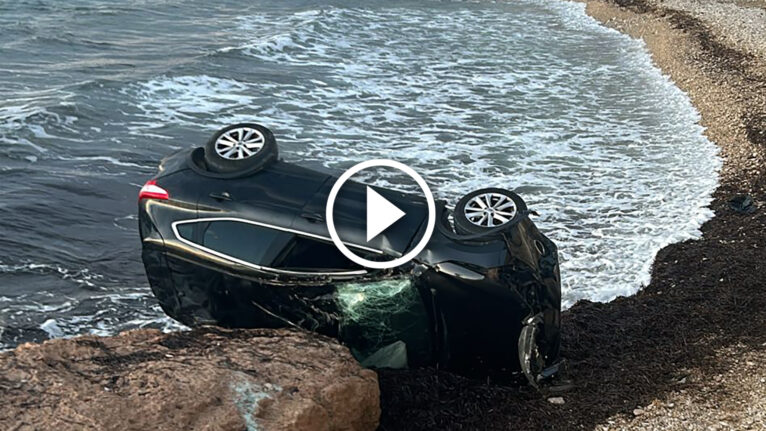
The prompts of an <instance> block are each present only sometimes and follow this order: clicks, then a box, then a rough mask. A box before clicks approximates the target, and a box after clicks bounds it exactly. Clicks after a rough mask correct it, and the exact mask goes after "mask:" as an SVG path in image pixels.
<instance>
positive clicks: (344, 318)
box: [335, 276, 431, 368]
mask: <svg viewBox="0 0 766 431" xmlns="http://www.w3.org/2000/svg"><path fill="white" fill-rule="evenodd" d="M335 297H336V300H337V304H338V308H339V312H340V322H339V323H340V328H339V329H340V331H339V332H340V333H339V335H340V339H341V340H343V341H344V343H346V344H347V345H348V346H349V348H350V349H351V352H352V353H353V354H354V356H355V357H356V358H357V359H359V360H360V361H361V362H362V363H363V365H365V366H369V367H378V368H382V367H387V368H404V367H406V366H407V365H408V364H409V365H413V364H412V363H411V362H416V363H419V362H421V361H423V360H426V358H428V357H429V356H430V354H431V345H430V336H429V324H428V315H427V312H426V308H425V306H424V305H423V300H422V299H421V295H420V292H419V291H418V289H417V287H416V285H415V281H414V280H413V278H412V277H410V276H406V277H400V278H391V279H385V280H378V281H367V282H360V281H354V282H348V283H341V284H337V285H336V292H335Z"/></svg>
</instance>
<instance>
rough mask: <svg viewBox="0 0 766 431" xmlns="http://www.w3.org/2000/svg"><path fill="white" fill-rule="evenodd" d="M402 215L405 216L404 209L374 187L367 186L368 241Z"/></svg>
mask: <svg viewBox="0 0 766 431" xmlns="http://www.w3.org/2000/svg"><path fill="white" fill-rule="evenodd" d="M402 217H404V211H402V210H400V209H399V208H397V207H396V205H394V204H392V203H391V202H389V200H388V199H386V198H384V197H383V196H381V195H380V193H378V192H376V191H375V190H373V189H372V187H370V186H367V242H369V241H370V240H371V239H373V238H375V237H376V236H378V235H380V233H381V232H383V231H384V230H386V229H388V227H389V226H391V225H392V224H394V223H396V221H397V220H399V219H400V218H402Z"/></svg>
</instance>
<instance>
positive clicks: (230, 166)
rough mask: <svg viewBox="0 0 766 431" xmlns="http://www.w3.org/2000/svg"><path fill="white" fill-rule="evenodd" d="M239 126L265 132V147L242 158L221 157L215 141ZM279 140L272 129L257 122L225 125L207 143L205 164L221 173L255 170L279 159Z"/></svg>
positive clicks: (211, 169)
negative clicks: (216, 149)
mask: <svg viewBox="0 0 766 431" xmlns="http://www.w3.org/2000/svg"><path fill="white" fill-rule="evenodd" d="M239 127H249V128H251V129H256V130H258V131H259V132H261V134H263V140H264V143H263V147H261V149H259V150H258V151H257V152H256V153H255V154H253V155H252V156H250V157H248V158H245V159H241V160H229V159H226V158H223V157H221V156H220V155H219V154H218V153H217V152H216V151H215V143H216V141H217V140H218V138H219V137H220V136H221V135H222V134H224V133H226V132H228V131H229V130H232V129H236V128H239ZM278 156H279V154H278V151H277V141H276V139H275V138H274V134H273V133H271V130H269V129H268V128H266V127H264V126H261V125H260V124H256V123H240V124H233V125H231V126H227V127H224V128H223V129H221V130H219V131H218V132H216V133H215V134H214V135H213V137H212V138H210V140H209V141H207V144H205V164H206V165H207V168H208V169H209V170H210V171H211V172H215V173H219V174H232V173H238V172H255V171H257V170H258V169H260V168H262V167H264V166H266V165H267V164H269V163H271V162H273V161H275V160H277V157H278Z"/></svg>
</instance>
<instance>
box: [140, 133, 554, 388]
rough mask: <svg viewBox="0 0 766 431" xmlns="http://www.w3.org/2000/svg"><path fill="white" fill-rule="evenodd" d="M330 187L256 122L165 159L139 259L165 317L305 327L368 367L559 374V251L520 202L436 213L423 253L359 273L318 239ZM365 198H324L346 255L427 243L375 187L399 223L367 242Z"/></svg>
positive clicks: (148, 205) (145, 201)
mask: <svg viewBox="0 0 766 431" xmlns="http://www.w3.org/2000/svg"><path fill="white" fill-rule="evenodd" d="M337 178H338V176H337V175H333V174H332V173H325V172H322V171H321V169H308V168H305V167H301V166H299V165H296V164H293V163H288V162H285V161H282V160H278V156H277V146H276V141H275V139H274V136H273V134H272V133H271V132H270V131H269V130H268V129H266V128H265V127H263V126H260V125H258V124H238V125H234V126H230V127H227V128H224V129H223V130H221V131H219V132H218V133H216V134H215V135H214V136H213V137H212V138H211V139H210V141H209V142H208V143H207V145H205V147H200V148H196V149H191V150H185V151H181V152H178V153H176V154H174V155H172V156H169V157H168V158H166V159H165V160H163V162H162V164H161V165H160V170H159V173H158V174H157V175H156V177H155V178H153V179H151V180H150V181H148V182H147V183H146V185H144V187H143V188H142V189H141V192H140V196H139V227H140V233H141V239H142V244H143V254H142V257H143V262H144V265H145V267H146V272H147V275H148V278H149V282H150V285H151V288H152V290H153V292H154V294H155V296H156V297H157V298H158V300H159V302H160V305H161V306H162V309H163V310H164V311H165V312H166V313H167V314H168V315H170V316H171V317H173V318H174V319H176V320H178V321H180V322H182V323H184V324H186V325H189V326H198V325H206V324H214V325H220V326H225V327H238V328H254V327H258V328H277V327H295V328H302V329H306V330H310V331H316V332H318V333H321V334H325V335H329V336H332V337H336V338H338V339H339V340H340V341H341V342H343V343H344V344H346V345H347V346H348V347H349V348H350V349H351V351H352V352H353V353H354V355H355V356H356V357H357V358H358V359H359V360H360V361H361V362H362V364H363V365H367V366H371V367H392V368H400V367H406V366H422V365H437V366H439V367H440V368H443V369H448V370H453V371H456V372H460V373H463V374H468V375H488V374H495V373H497V372H508V373H517V372H519V371H521V372H523V373H524V374H525V375H526V376H527V378H528V379H529V380H530V381H531V382H532V383H533V384H537V383H538V382H540V381H541V380H543V379H546V378H548V377H551V376H552V375H554V374H555V373H556V370H557V368H558V365H559V338H560V336H559V326H560V322H559V315H560V303H561V294H560V277H559V266H558V257H557V251H556V246H555V245H554V244H553V242H552V241H550V240H549V239H548V238H546V237H545V236H544V235H543V234H541V233H540V232H539V231H538V230H537V228H536V227H535V226H534V224H533V223H532V221H531V220H530V219H529V217H528V215H529V211H528V210H527V208H526V204H525V203H524V201H523V200H522V199H521V198H520V197H519V196H518V195H516V194H515V193H513V192H511V191H507V190H503V189H483V190H478V191H474V192H471V193H469V194H467V195H466V196H464V197H463V198H462V199H460V201H459V202H457V205H456V206H455V209H454V210H449V209H448V208H447V207H446V206H445V203H444V202H443V201H437V205H436V209H437V222H436V227H435V229H434V231H433V234H432V236H431V237H430V240H428V243H427V245H426V247H425V249H424V250H423V251H422V252H420V253H419V254H418V255H417V257H416V258H415V259H413V260H411V261H410V262H409V263H407V264H404V265H401V266H399V267H396V268H393V269H370V268H366V267H362V266H359V265H357V264H355V263H354V262H352V261H350V260H349V259H348V258H346V257H345V256H344V255H343V254H342V253H341V252H340V251H339V250H338V249H337V248H336V247H335V246H334V245H333V243H332V241H331V239H330V235H329V233H328V228H327V223H326V221H325V220H324V209H325V205H326V202H327V199H328V195H329V193H330V189H331V188H332V186H333V185H334V183H335V181H336V180H337ZM366 187H367V186H366V185H364V184H361V183H358V182H353V181H348V182H346V184H345V185H344V186H343V189H342V190H341V192H340V193H339V194H338V196H337V199H336V200H335V205H334V206H335V211H334V212H333V214H334V215H333V218H334V219H335V225H336V227H337V229H338V232H339V233H340V236H341V238H342V239H343V243H344V244H345V245H346V246H347V247H348V248H349V249H351V250H352V251H353V252H354V253H356V254H359V255H360V256H363V257H364V258H365V259H369V260H390V259H391V258H393V257H400V256H402V255H403V254H405V253H406V251H407V250H409V249H411V248H412V247H413V245H414V244H416V243H417V242H418V241H419V239H420V238H422V237H423V235H424V230H425V224H426V223H425V220H426V218H427V208H426V203H425V199H423V198H421V197H419V196H416V195H412V194H406V193H402V192H399V191H393V190H388V189H384V188H378V187H375V188H374V189H375V190H376V192H377V193H379V194H380V195H381V196H383V197H385V199H387V200H388V201H390V202H392V203H394V204H395V205H396V206H397V207H398V208H400V209H402V210H403V211H404V213H405V216H403V217H402V218H401V219H400V220H398V221H397V222H396V223H394V224H393V225H392V226H391V228H389V229H386V230H385V231H384V232H383V233H381V234H380V235H378V236H376V237H374V238H372V239H370V240H369V241H368V240H367V238H366V237H365V234H364V232H365V211H366V208H365V204H364V202H365V199H364V196H365V194H364V193H365V189H366Z"/></svg>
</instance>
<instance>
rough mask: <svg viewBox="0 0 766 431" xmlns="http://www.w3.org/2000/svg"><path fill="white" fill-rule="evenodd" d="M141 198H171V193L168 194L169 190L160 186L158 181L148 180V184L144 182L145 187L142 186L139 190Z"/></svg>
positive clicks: (139, 197)
mask: <svg viewBox="0 0 766 431" xmlns="http://www.w3.org/2000/svg"><path fill="white" fill-rule="evenodd" d="M141 199H161V200H166V199H170V195H169V194H168V192H167V190H165V189H163V188H162V187H160V186H158V185H157V182H156V181H154V180H149V181H147V182H146V184H144V186H143V187H141V191H140V192H138V200H139V201H140V200H141Z"/></svg>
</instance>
